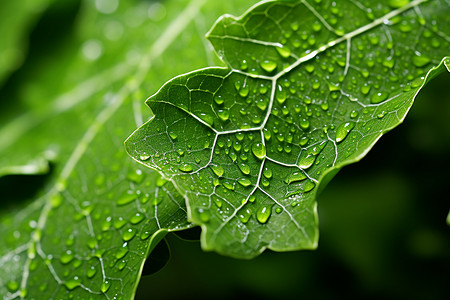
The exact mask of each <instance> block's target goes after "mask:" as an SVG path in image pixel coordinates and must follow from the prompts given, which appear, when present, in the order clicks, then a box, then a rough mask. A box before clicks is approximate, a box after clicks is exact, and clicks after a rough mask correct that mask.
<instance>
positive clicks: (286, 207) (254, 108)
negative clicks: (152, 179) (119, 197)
mask: <svg viewBox="0 0 450 300" xmlns="http://www.w3.org/2000/svg"><path fill="white" fill-rule="evenodd" d="M449 13H450V2H449V1H446V0H437V1H423V0H416V1H393V0H389V1H377V2H376V3H374V2H372V1H321V0H317V1H280V2H276V1H266V2H262V3H260V4H259V5H256V6H254V7H252V8H251V9H250V10H249V11H247V12H246V13H245V14H244V15H243V16H241V17H238V18H236V17H233V16H231V15H225V16H223V17H222V18H220V19H219V20H218V21H217V23H216V24H215V25H214V27H213V28H212V29H211V30H210V32H209V33H208V34H207V37H208V39H209V41H210V42H211V43H212V45H213V47H214V49H215V51H216V53H217V54H218V56H219V57H220V58H221V59H222V60H223V61H224V62H225V63H226V64H227V68H206V69H201V70H198V71H195V72H192V73H188V74H185V75H181V76H178V77H176V78H174V79H173V80H171V81H169V82H168V83H166V84H165V85H164V86H163V87H162V88H161V89H160V90H159V91H158V92H157V93H156V94H155V95H153V96H152V97H150V98H149V99H148V100H147V104H148V106H149V107H150V108H151V110H152V112H153V114H154V117H153V118H152V119H151V120H150V121H149V122H148V123H146V124H145V125H143V126H142V127H140V128H139V129H138V130H136V131H135V132H134V133H133V134H132V135H131V136H130V137H129V139H128V140H127V142H126V146H127V149H128V153H129V154H130V155H131V156H132V157H133V158H134V159H135V160H137V161H139V162H140V163H142V164H144V165H146V166H148V167H150V168H152V169H155V170H158V171H159V172H160V173H162V174H163V175H164V177H165V178H167V179H168V180H171V181H172V182H173V183H174V184H175V186H176V187H177V189H178V190H179V191H180V192H181V193H182V194H184V196H185V197H186V199H187V206H188V218H189V220H191V221H192V222H194V223H196V224H200V225H201V226H202V238H201V241H202V246H203V248H204V249H205V250H216V251H218V252H219V253H222V254H226V255H230V256H233V257H239V258H252V257H254V256H256V255H258V254H259V253H261V252H262V251H263V250H264V249H266V248H268V249H272V250H276V251H288V250H297V249H313V248H315V247H316V246H317V241H318V217H317V205H316V200H315V199H316V195H317V192H318V190H320V188H321V187H322V186H323V185H325V184H326V183H327V182H328V181H329V180H330V179H331V177H333V175H334V174H336V172H337V171H338V170H339V169H340V168H341V167H342V166H344V165H347V164H350V163H352V162H355V161H358V160H360V159H361V158H362V157H363V156H364V155H365V154H366V153H367V152H368V151H369V150H370V149H371V148H372V147H373V145H374V144H375V142H376V141H377V140H378V139H379V138H380V137H381V136H382V135H383V134H384V133H386V132H387V131H389V130H390V129H392V128H394V127H395V126H397V125H398V124H400V123H401V122H402V121H403V119H404V118H405V116H406V114H407V112H408V111H409V109H410V107H411V105H412V104H413V101H414V98H415V96H416V95H417V93H418V92H419V91H420V89H421V88H422V87H423V85H424V84H425V83H426V82H427V81H428V80H429V79H431V78H433V77H434V76H435V75H437V74H438V73H440V72H442V71H444V70H445V67H444V60H445V59H447V61H446V62H448V58H445V57H446V55H449V54H450V53H449V48H450V22H448V21H449V17H448V16H449ZM418 142H420V138H418ZM386 155H389V154H386Z"/></svg>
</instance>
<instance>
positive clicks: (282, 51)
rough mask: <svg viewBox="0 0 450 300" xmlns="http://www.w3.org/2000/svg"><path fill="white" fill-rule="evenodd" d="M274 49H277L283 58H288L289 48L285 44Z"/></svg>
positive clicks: (289, 54)
mask: <svg viewBox="0 0 450 300" xmlns="http://www.w3.org/2000/svg"><path fill="white" fill-rule="evenodd" d="M275 49H277V51H278V53H279V54H280V55H281V56H282V57H284V58H288V57H289V56H291V49H289V48H288V47H286V46H283V47H275Z"/></svg>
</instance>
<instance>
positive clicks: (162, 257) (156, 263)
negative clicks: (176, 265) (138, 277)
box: [142, 239, 170, 276]
mask: <svg viewBox="0 0 450 300" xmlns="http://www.w3.org/2000/svg"><path fill="white" fill-rule="evenodd" d="M169 260H170V248H169V245H168V244H167V241H166V240H165V239H163V240H162V241H160V242H159V243H158V245H156V247H155V249H153V251H152V252H151V253H150V255H149V256H148V258H147V260H146V261H145V264H144V268H143V269H142V276H148V275H152V274H155V273H156V272H158V271H159V270H161V269H162V268H164V267H165V266H166V265H167V263H168V262H169Z"/></svg>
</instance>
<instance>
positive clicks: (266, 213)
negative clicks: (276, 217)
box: [256, 205, 272, 224]
mask: <svg viewBox="0 0 450 300" xmlns="http://www.w3.org/2000/svg"><path fill="white" fill-rule="evenodd" d="M271 214H272V210H271V208H270V206H267V205H264V206H261V207H260V208H259V209H258V211H257V212H256V219H257V220H258V222H259V223H261V224H264V223H266V222H267V220H269V217H270V215H271Z"/></svg>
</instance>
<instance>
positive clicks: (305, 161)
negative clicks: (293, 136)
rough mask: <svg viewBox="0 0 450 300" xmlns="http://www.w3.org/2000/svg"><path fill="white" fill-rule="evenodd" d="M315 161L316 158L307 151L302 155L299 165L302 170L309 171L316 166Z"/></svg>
mask: <svg viewBox="0 0 450 300" xmlns="http://www.w3.org/2000/svg"><path fill="white" fill-rule="evenodd" d="M315 160H316V157H315V156H314V155H312V154H309V153H306V151H304V152H302V154H301V155H300V158H299V160H298V163H297V165H298V166H299V167H300V169H308V168H309V167H311V166H312V165H313V164H314V161H315Z"/></svg>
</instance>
